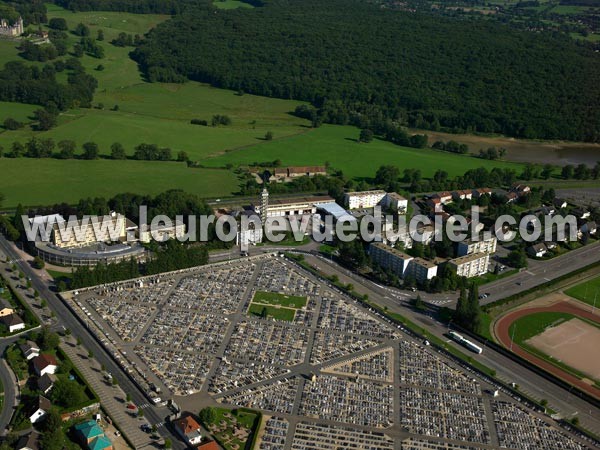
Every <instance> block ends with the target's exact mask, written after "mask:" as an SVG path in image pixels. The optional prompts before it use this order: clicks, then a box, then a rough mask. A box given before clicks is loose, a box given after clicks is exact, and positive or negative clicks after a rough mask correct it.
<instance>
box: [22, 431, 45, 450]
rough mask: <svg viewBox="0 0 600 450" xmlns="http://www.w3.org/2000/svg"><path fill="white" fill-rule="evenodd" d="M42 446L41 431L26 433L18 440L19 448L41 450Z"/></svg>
mask: <svg viewBox="0 0 600 450" xmlns="http://www.w3.org/2000/svg"><path fill="white" fill-rule="evenodd" d="M41 448H42V447H41V446H40V433H38V432H37V431H32V432H31V433H28V434H24V435H23V436H21V438H20V439H19V440H18V441H17V446H16V449H17V450H41Z"/></svg>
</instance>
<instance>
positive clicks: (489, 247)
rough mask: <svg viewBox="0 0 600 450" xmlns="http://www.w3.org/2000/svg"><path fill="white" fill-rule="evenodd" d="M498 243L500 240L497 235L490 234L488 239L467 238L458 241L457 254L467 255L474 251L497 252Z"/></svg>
mask: <svg viewBox="0 0 600 450" xmlns="http://www.w3.org/2000/svg"><path fill="white" fill-rule="evenodd" d="M497 243H498V240H497V239H496V237H495V236H490V237H489V238H488V239H483V238H481V239H478V240H472V239H467V240H465V241H461V242H459V243H458V245H457V249H456V254H457V255H458V256H465V255H471V254H473V253H490V254H491V253H496V246H497Z"/></svg>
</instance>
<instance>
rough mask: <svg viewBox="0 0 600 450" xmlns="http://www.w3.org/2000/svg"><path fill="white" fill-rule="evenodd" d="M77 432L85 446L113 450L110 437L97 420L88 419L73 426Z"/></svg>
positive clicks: (93, 448) (90, 449) (96, 449)
mask: <svg viewBox="0 0 600 450" xmlns="http://www.w3.org/2000/svg"><path fill="white" fill-rule="evenodd" d="M73 428H74V429H75V434H76V435H77V438H78V439H79V441H80V442H81V444H82V445H83V447H84V448H87V449H89V450H113V445H112V442H111V441H110V439H108V438H107V437H106V435H105V434H104V430H103V429H102V428H101V427H100V425H98V423H97V422H96V421H95V420H88V421H87V422H82V423H80V424H77V425H75V426H74V427H73Z"/></svg>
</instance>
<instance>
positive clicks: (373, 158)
mask: <svg viewBox="0 0 600 450" xmlns="http://www.w3.org/2000/svg"><path fill="white" fill-rule="evenodd" d="M358 135H359V130H358V129H357V128H354V127H351V126H336V125H323V126H321V127H320V128H317V129H312V130H310V131H308V132H306V133H304V134H301V135H298V136H292V137H289V138H285V139H281V140H275V141H272V142H265V143H261V144H258V145H256V146H253V147H250V148H245V149H242V150H237V151H231V152H228V153H226V154H224V155H222V156H218V157H215V158H209V159H207V160H206V161H203V163H204V164H205V165H207V166H211V167H223V166H225V165H226V164H234V165H235V164H251V163H253V162H265V161H273V160H275V159H280V160H281V161H282V163H283V165H310V164H324V163H325V162H329V163H330V164H331V165H332V166H333V167H334V168H336V169H341V170H342V171H343V172H344V174H345V175H346V176H350V177H356V178H361V177H373V176H374V175H375V172H376V171H377V169H378V168H379V167H380V166H381V165H384V164H392V165H396V166H398V167H399V168H400V169H401V170H403V169H406V168H420V169H421V171H422V173H423V176H425V177H430V176H432V175H433V174H434V173H435V171H436V170H438V169H439V168H442V169H443V170H445V171H447V172H448V173H449V174H450V176H455V175H459V174H463V173H464V172H465V171H466V170H469V169H475V168H478V167H482V166H485V167H487V168H489V169H491V168H493V167H510V168H514V169H515V170H517V171H520V170H521V169H522V167H523V166H522V165H520V164H516V163H508V162H502V161H483V160H481V159H479V158H474V157H472V156H468V155H457V154H453V153H447V152H441V151H436V150H430V149H415V148H408V147H400V146H398V145H394V144H392V143H389V142H385V141H381V140H377V139H376V140H374V141H373V142H371V143H368V144H364V143H358V142H356V140H357V139H358Z"/></svg>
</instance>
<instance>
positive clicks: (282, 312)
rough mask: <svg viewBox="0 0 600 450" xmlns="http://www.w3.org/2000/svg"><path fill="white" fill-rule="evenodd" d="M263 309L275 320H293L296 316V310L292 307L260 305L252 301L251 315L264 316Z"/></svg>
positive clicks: (249, 311) (249, 310)
mask: <svg viewBox="0 0 600 450" xmlns="http://www.w3.org/2000/svg"><path fill="white" fill-rule="evenodd" d="M263 310H265V311H266V316H267V317H268V318H273V319H275V320H283V321H285V322H293V321H294V317H296V310H295V309H292V308H283V307H276V306H265V305H259V304H256V303H252V304H251V305H250V307H249V308H248V314H250V315H251V316H257V317H262V316H263Z"/></svg>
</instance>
